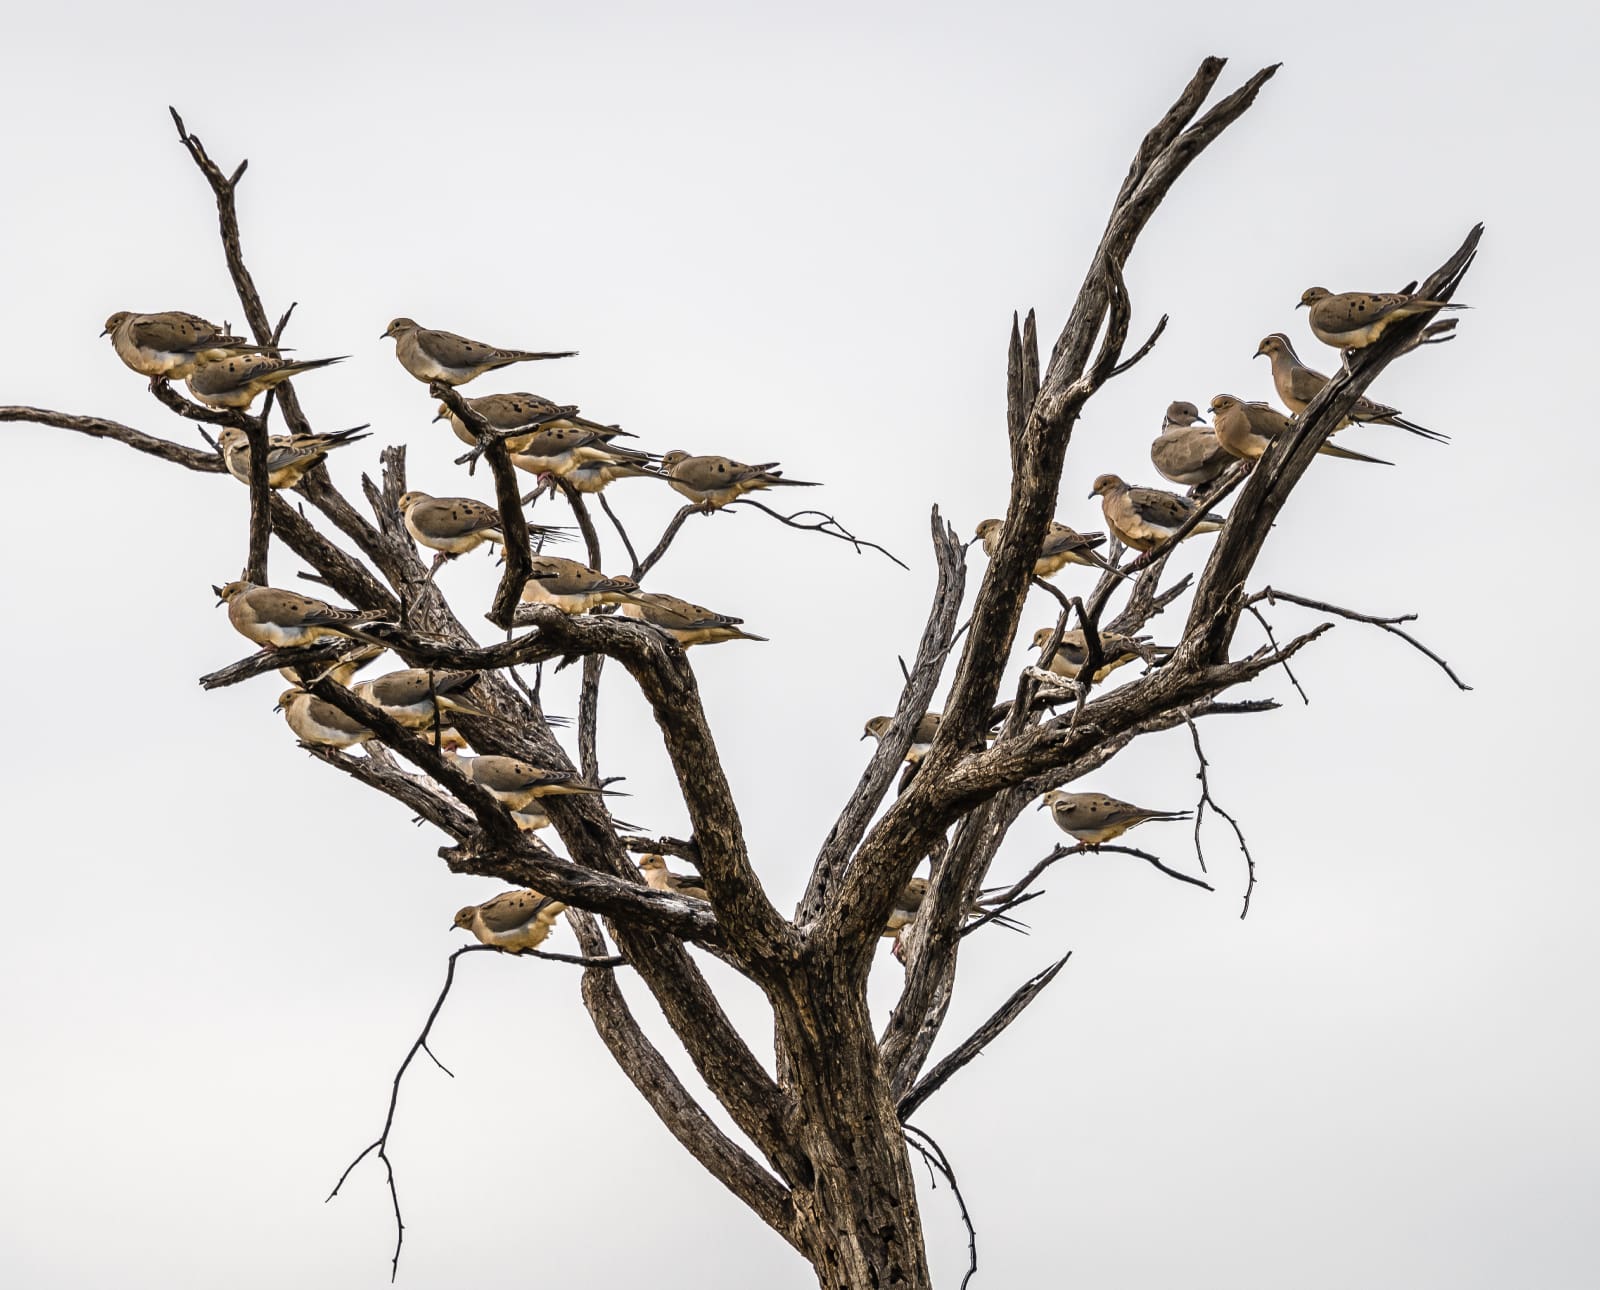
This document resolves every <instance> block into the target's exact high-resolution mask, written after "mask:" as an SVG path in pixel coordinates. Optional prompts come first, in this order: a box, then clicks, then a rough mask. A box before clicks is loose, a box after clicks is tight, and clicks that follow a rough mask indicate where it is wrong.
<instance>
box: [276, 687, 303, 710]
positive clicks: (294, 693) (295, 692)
mask: <svg viewBox="0 0 1600 1290" xmlns="http://www.w3.org/2000/svg"><path fill="white" fill-rule="evenodd" d="M304 693H306V691H304V690H302V689H301V688H300V687H299V686H298V685H291V686H290V687H289V688H288V689H287V690H285V691H284V692H283V693H282V694H280V695H279V696H278V702H277V704H276V705H275V706H274V707H273V709H272V710H273V711H274V712H282V711H283V710H284V709H285V708H287V707H288V706H289V705H290V704H291V703H293V702H294V701H295V699H297V698H298V697H299V696H300V695H302V694H304Z"/></svg>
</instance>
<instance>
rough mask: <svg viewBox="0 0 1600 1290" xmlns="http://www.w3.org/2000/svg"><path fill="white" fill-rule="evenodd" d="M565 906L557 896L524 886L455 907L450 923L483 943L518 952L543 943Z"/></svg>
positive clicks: (534, 947) (514, 952)
mask: <svg viewBox="0 0 1600 1290" xmlns="http://www.w3.org/2000/svg"><path fill="white" fill-rule="evenodd" d="M564 909H566V906H565V905H563V904H562V903H561V902H560V901H559V900H551V899H550V898H549V897H548V896H541V895H540V894H539V893H538V892H536V891H534V890H533V889H532V888H523V889H522V890H521V891H504V892H501V893H500V894H499V895H498V896H496V897H495V898H494V899H493V900H486V901H484V902H483V904H481V905H468V906H467V907H466V908H464V909H459V910H457V911H456V916H455V918H454V919H453V920H452V921H451V924H450V925H451V926H452V927H460V928H462V929H464V930H465V931H469V932H471V933H472V934H473V935H474V936H476V937H477V938H478V939H479V940H480V941H482V942H483V943H484V944H485V945H493V946H495V947H496V948H497V949H502V950H506V951H508V952H509V953H512V954H520V953H521V952H522V951H523V950H532V949H537V948H538V947H539V946H541V945H543V944H544V942H545V938H546V937H548V936H549V935H550V933H551V931H552V930H553V929H554V928H555V925H556V919H557V918H559V917H561V912H562V911H563V910H564Z"/></svg>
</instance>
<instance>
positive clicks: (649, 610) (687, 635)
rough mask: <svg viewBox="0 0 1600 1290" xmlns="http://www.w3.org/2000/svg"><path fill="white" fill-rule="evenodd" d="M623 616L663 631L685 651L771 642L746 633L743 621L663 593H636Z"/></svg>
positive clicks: (625, 605) (624, 607) (626, 605)
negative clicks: (694, 647)
mask: <svg viewBox="0 0 1600 1290" xmlns="http://www.w3.org/2000/svg"><path fill="white" fill-rule="evenodd" d="M621 612H622V613H624V614H626V615H627V616H628V617H629V618H637V619H638V620H639V621H640V622H643V623H649V624H650V625H651V626H652V627H659V628H660V629H661V630H662V631H664V632H666V634H667V635H668V636H670V637H672V639H673V640H675V641H677V642H678V644H680V645H682V646H683V647H684V648H685V649H687V648H688V647H689V646H690V645H715V644H718V643H719V642H721V641H764V640H766V639H767V638H766V637H765V636H756V635H754V634H753V633H751V632H747V631H742V630H741V629H740V626H739V625H740V624H741V623H743V622H744V619H742V618H730V617H729V616H728V615H726V614H719V613H717V612H716V610H714V609H707V608H706V607H705V606H704V605H694V604H690V603H689V602H688V601H687V600H679V599H678V597H676V596H668V595H665V594H663V593H662V592H659V591H641V592H638V593H636V594H635V595H633V596H631V597H629V599H628V601H627V603H625V604H624V605H623V606H622V610H621Z"/></svg>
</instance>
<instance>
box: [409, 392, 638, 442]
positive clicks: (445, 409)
mask: <svg viewBox="0 0 1600 1290" xmlns="http://www.w3.org/2000/svg"><path fill="white" fill-rule="evenodd" d="M464 401H465V403H466V405H467V407H468V408H470V409H471V410H472V411H473V412H475V413H477V414H478V415H479V416H480V417H482V418H483V419H484V421H486V422H487V423H488V424H489V427H490V428H491V429H493V430H498V431H500V432H502V433H507V432H510V431H513V430H520V429H522V428H523V427H524V426H526V427H527V429H528V433H527V435H526V436H523V435H516V436H514V437H512V438H509V439H507V440H506V446H507V447H508V448H512V449H513V450H514V451H517V450H520V449H518V448H517V445H520V444H522V443H524V442H525V441H526V440H528V439H533V438H535V437H536V436H537V435H539V434H540V433H549V432H560V433H562V434H563V435H564V436H565V438H566V440H568V441H575V440H578V439H582V438H587V437H590V436H592V437H593V438H595V439H598V440H600V441H601V442H602V443H604V442H606V441H609V440H611V439H614V438H623V439H631V438H633V436H632V435H630V434H629V433H628V432H627V431H626V430H624V429H623V428H622V427H621V426H606V425H601V424H600V423H599V422H598V421H589V420H587V419H585V418H584V417H580V416H578V415H577V414H576V413H575V412H571V411H570V410H567V411H563V409H562V408H561V406H560V405H559V404H556V403H553V402H551V401H550V400H549V399H546V398H542V397H541V396H540V395H537V394H485V395H481V396H480V397H478V398H476V399H466V400H464ZM557 413H561V415H559V416H557V415H556V414H557ZM434 420H435V421H448V422H449V423H450V428H451V429H452V430H454V431H455V434H456V438H457V439H459V440H461V442H462V443H464V444H466V445H468V446H469V447H472V448H476V447H477V446H478V438H477V436H476V435H475V434H473V433H472V429H471V427H470V426H468V425H467V423H466V422H465V421H463V420H462V419H461V418H460V417H458V416H457V415H456V414H455V413H454V412H452V411H451V410H450V407H449V405H448V404H444V403H441V404H440V405H439V415H438V416H436V417H434Z"/></svg>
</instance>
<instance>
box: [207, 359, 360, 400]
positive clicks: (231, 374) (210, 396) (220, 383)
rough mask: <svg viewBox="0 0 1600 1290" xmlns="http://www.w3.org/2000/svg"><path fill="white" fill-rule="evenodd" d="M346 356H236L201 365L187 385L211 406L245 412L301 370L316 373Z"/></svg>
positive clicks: (339, 361) (341, 360)
mask: <svg viewBox="0 0 1600 1290" xmlns="http://www.w3.org/2000/svg"><path fill="white" fill-rule="evenodd" d="M347 357H349V356H348V355H346V354H341V355H340V356H339V357H338V358H309V359H303V360H294V359H288V358H274V357H273V356H272V355H270V354H253V355H242V356H241V355H234V356H233V357H231V358H222V359H218V360H217V361H216V362H212V363H204V364H202V365H201V366H200V367H197V368H196V369H195V370H194V371H193V372H192V373H190V375H189V376H188V378H187V379H186V380H185V381H184V384H185V385H187V386H188V387H189V393H190V394H192V395H194V397H195V398H196V399H198V400H199V401H200V402H201V403H204V404H206V405H207V406H208V407H213V408H232V409H233V410H234V411H236V412H244V411H246V410H247V409H248V408H249V407H250V405H251V404H252V403H254V402H255V401H256V399H258V398H259V397H260V396H261V395H263V394H265V393H266V392H267V391H268V390H270V389H271V388H272V387H273V386H274V385H280V384H282V383H283V382H284V381H287V380H288V379H289V378H290V377H291V376H298V375H299V374H300V373H301V372H314V371H316V369H317V368H319V367H327V366H328V365H329V364H330V363H342V362H344V360H345V359H346V358H347Z"/></svg>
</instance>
